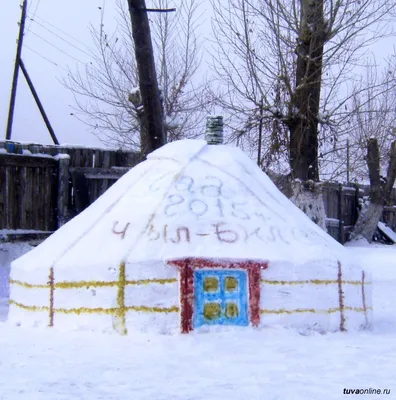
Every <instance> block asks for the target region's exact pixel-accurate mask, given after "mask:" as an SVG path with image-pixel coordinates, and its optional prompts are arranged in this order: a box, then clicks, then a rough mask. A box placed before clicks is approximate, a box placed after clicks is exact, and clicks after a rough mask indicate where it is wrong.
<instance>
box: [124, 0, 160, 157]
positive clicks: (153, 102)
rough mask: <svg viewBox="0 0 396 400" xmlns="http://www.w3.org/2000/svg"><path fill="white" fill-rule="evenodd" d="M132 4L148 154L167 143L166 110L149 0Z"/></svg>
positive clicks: (131, 0)
mask: <svg viewBox="0 0 396 400" xmlns="http://www.w3.org/2000/svg"><path fill="white" fill-rule="evenodd" d="M128 5H129V13H130V16H131V23H132V36H133V42H134V45H135V58H136V65H137V70H138V75H139V87H140V94H141V96H142V103H143V110H144V122H145V130H146V132H147V139H148V140H147V145H148V148H146V149H142V150H143V152H144V154H145V155H147V154H148V153H151V152H152V151H154V150H155V149H158V148H159V147H161V146H163V145H164V144H165V143H166V138H165V130H164V121H163V111H162V104H161V96H160V91H159V88H158V81H157V72H156V70H155V62H154V51H153V45H152V41H151V33H150V24H149V19H148V15H147V12H148V11H149V10H147V8H146V2H145V0H128Z"/></svg>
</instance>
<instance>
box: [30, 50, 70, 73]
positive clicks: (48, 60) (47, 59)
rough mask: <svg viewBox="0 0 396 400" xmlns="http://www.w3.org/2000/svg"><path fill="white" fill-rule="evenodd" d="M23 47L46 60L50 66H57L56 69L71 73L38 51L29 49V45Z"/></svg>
mask: <svg viewBox="0 0 396 400" xmlns="http://www.w3.org/2000/svg"><path fill="white" fill-rule="evenodd" d="M23 47H25V48H27V49H28V50H30V51H31V52H32V53H35V54H37V55H38V56H39V57H41V58H42V59H44V60H46V61H47V62H49V63H50V64H53V65H55V67H58V68H60V69H63V70H64V71H66V72H67V73H69V71H68V70H67V69H66V68H63V67H61V66H60V65H59V64H57V63H56V62H55V61H52V60H50V59H49V58H47V57H45V56H43V55H42V54H41V53H39V52H38V51H36V50H34V49H32V48H31V47H29V46H28V45H26V44H25V45H24V46H23Z"/></svg>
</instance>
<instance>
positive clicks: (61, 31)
mask: <svg viewBox="0 0 396 400" xmlns="http://www.w3.org/2000/svg"><path fill="white" fill-rule="evenodd" d="M34 20H35V22H37V20H39V21H41V22H42V23H43V24H46V25H49V26H51V27H52V28H53V29H56V30H57V31H58V32H60V33H62V34H63V35H65V36H67V37H68V38H69V39H72V40H74V41H75V42H77V43H80V44H82V45H83V46H84V47H87V48H88V49H89V50H91V49H90V48H89V47H88V46H87V45H86V44H85V43H84V42H82V41H81V40H78V39H76V38H75V37H73V36H71V35H70V34H69V33H67V32H65V31H63V30H62V29H60V28H58V27H57V26H55V25H53V24H51V23H50V22H48V21H46V20H45V19H43V18H41V17H39V16H38V15H36V17H35V18H34Z"/></svg>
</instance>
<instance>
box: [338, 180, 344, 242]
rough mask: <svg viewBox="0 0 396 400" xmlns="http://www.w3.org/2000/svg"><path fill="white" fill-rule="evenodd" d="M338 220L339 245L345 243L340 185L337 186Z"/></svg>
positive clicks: (342, 200)
mask: <svg viewBox="0 0 396 400" xmlns="http://www.w3.org/2000/svg"><path fill="white" fill-rule="evenodd" d="M338 219H339V221H340V225H339V229H340V243H341V244H344V243H345V230H344V191H343V186H342V185H341V184H339V185H338Z"/></svg>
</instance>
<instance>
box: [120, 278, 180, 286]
mask: <svg viewBox="0 0 396 400" xmlns="http://www.w3.org/2000/svg"><path fill="white" fill-rule="evenodd" d="M175 282H177V279H176V278H169V279H141V280H138V281H126V284H127V285H149V284H150V283H159V284H161V285H164V284H166V283H175Z"/></svg>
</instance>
